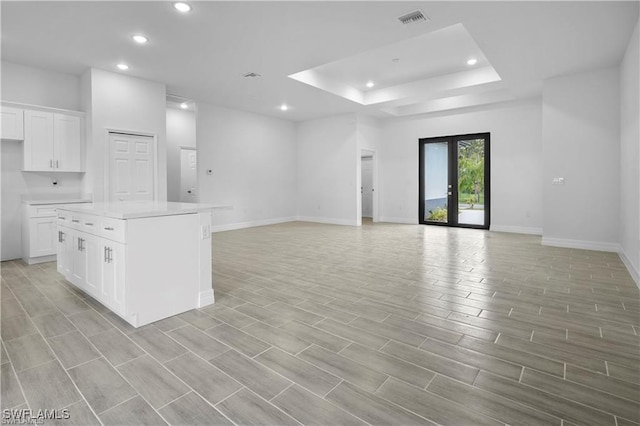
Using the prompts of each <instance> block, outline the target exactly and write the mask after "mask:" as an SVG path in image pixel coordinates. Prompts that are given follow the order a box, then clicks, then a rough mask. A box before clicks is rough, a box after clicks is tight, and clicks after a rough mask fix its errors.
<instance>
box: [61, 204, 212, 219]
mask: <svg viewBox="0 0 640 426" xmlns="http://www.w3.org/2000/svg"><path fill="white" fill-rule="evenodd" d="M216 208H220V206H215V205H213V204H196V203H174V202H156V201H132V202H118V203H86V204H67V205H65V206H64V207H59V208H58V210H64V211H70V212H75V213H85V214H93V215H97V216H103V217H110V218H113V219H139V218H144V217H158V216H173V215H180V214H191V213H198V212H203V211H208V210H214V209H216Z"/></svg>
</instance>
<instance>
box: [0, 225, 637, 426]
mask: <svg viewBox="0 0 640 426" xmlns="http://www.w3.org/2000/svg"><path fill="white" fill-rule="evenodd" d="M212 244H213V271H214V272H213V282H214V290H215V297H216V303H215V304H214V305H211V306H207V307H205V308H202V309H199V310H193V311H190V312H187V313H184V314H181V315H178V316H175V317H172V318H168V319H165V320H162V321H158V322H157V323H154V324H151V325H148V326H145V327H141V328H139V329H135V328H133V327H131V326H129V325H128V324H126V323H125V322H124V321H122V320H120V319H119V318H118V317H117V316H115V315H114V314H113V313H111V312H110V311H109V310H108V309H106V308H105V307H104V306H102V305H100V304H99V303H97V302H96V301H95V300H93V299H91V298H90V297H88V296H87V295H85V294H84V293H82V292H80V291H78V290H76V289H75V288H74V287H73V286H71V285H70V284H69V283H67V282H66V281H65V280H64V279H63V278H62V276H61V275H60V274H58V273H57V272H56V266H55V264H54V263H46V264H41V265H35V266H26V265H25V264H24V263H22V262H21V261H12V262H4V263H2V269H1V275H2V283H1V285H2V291H1V293H0V295H1V301H2V305H1V309H2V311H1V312H2V345H1V348H0V349H1V360H2V370H1V371H2V376H1V377H2V386H1V389H2V394H1V397H2V400H1V405H2V408H3V409H20V408H30V409H31V410H38V409H63V408H67V409H68V410H69V412H70V415H71V418H70V419H69V420H67V421H61V423H62V424H81V425H88V424H105V425H107V424H131V425H138V424H153V425H155V424H164V423H169V424H238V425H245V424H263V425H296V424H317V425H362V424H372V425H387V424H388V425H408V424H440V425H476V424H478V425H498V424H511V425H574V424H595V425H617V426H622V425H633V424H640V402H639V401H640V336H639V335H638V333H639V332H640V293H639V291H638V288H637V287H636V285H635V283H634V282H633V281H632V279H631V277H630V276H629V274H628V272H627V270H626V269H625V267H624V265H623V264H622V262H621V261H620V259H619V257H618V256H617V255H616V254H613V253H604V252H595V251H585V250H571V249H562V248H553V247H544V246H542V245H541V244H540V238H539V237H535V236H526V235H515V234H502V233H494V232H486V231H478V230H465V229H448V228H443V227H425V226H413V225H392V224H366V225H365V226H363V227H361V228H356V227H344V226H332V225H319V224H310V223H289V224H282V225H274V226H265V227H260V228H253V229H246V230H239V231H230V232H223V233H218V234H214V235H213V238H212Z"/></svg>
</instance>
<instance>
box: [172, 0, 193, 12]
mask: <svg viewBox="0 0 640 426" xmlns="http://www.w3.org/2000/svg"><path fill="white" fill-rule="evenodd" d="M173 7H175V8H176V10H177V11H179V12H183V13H186V12H189V11H191V6H189V5H188V4H187V3H185V2H181V1H179V2H176V3H174V4H173Z"/></svg>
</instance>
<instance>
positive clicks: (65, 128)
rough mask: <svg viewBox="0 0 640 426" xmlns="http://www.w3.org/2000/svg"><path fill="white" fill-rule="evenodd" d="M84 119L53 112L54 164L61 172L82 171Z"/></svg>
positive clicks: (55, 168)
mask: <svg viewBox="0 0 640 426" xmlns="http://www.w3.org/2000/svg"><path fill="white" fill-rule="evenodd" d="M82 148H83V147H82V119H81V118H80V117H76V116H73V115H66V114H57V113H56V114H53V154H54V157H53V160H54V163H53V166H54V170H56V171H60V172H81V171H83V168H82Z"/></svg>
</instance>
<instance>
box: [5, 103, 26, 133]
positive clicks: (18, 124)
mask: <svg viewBox="0 0 640 426" xmlns="http://www.w3.org/2000/svg"><path fill="white" fill-rule="evenodd" d="M0 117H1V118H0V139H9V140H16V141H21V140H23V139H24V110H23V109H22V108H12V107H7V106H2V107H1V108H0Z"/></svg>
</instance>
